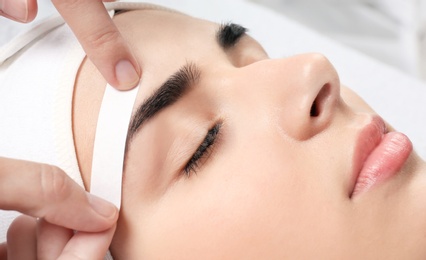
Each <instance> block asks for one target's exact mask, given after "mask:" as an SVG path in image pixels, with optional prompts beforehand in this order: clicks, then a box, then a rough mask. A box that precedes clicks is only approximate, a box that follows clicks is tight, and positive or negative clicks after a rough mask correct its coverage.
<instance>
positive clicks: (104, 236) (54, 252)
mask: <svg viewBox="0 0 426 260" xmlns="http://www.w3.org/2000/svg"><path fill="white" fill-rule="evenodd" d="M115 228H116V225H115V224H114V225H113V227H112V228H110V229H108V230H106V231H103V232H99V233H85V232H77V233H76V234H75V235H73V231H71V230H67V229H65V228H62V227H58V226H55V225H52V224H50V223H48V222H46V221H44V220H38V221H36V220H35V219H34V218H32V217H29V216H25V215H22V216H20V217H18V218H17V219H15V220H14V222H13V223H12V224H11V226H10V227H9V230H8V234H7V243H8V244H7V246H8V248H7V252H6V247H5V245H3V246H2V247H0V248H3V249H2V250H3V253H1V254H0V260H15V259H16V260H21V259H29V260H31V259H39V260H50V259H62V260H76V259H79V260H84V259H87V260H92V259H103V258H104V256H105V255H106V252H107V251H108V247H109V245H110V244H111V240H112V238H113V235H114V232H115Z"/></svg>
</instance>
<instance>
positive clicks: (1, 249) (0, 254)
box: [0, 243, 7, 260]
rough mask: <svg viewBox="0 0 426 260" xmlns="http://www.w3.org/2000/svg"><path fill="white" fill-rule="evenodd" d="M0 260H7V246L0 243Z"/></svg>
mask: <svg viewBox="0 0 426 260" xmlns="http://www.w3.org/2000/svg"><path fill="white" fill-rule="evenodd" d="M0 260H7V244H6V243H0Z"/></svg>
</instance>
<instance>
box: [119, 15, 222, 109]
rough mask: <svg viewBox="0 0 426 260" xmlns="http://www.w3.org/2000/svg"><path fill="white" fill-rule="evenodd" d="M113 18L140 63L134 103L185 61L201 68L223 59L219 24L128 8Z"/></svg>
mask: <svg viewBox="0 0 426 260" xmlns="http://www.w3.org/2000/svg"><path fill="white" fill-rule="evenodd" d="M114 20H115V23H116V24H117V26H118V27H119V29H120V31H121V33H122V34H123V35H124V36H125V38H126V39H127V40H128V43H129V44H130V45H131V47H132V49H133V51H134V54H135V56H136V59H137V60H138V62H139V63H140V65H141V67H142V80H141V90H140V91H139V92H140V93H139V95H138V99H137V102H136V103H137V104H140V103H141V101H142V100H144V99H146V97H147V96H149V95H150V94H151V93H153V92H154V91H155V90H156V89H157V88H158V87H159V86H160V85H161V84H162V83H163V82H164V81H165V80H166V79H167V78H168V77H169V76H170V75H172V74H173V73H174V72H175V71H176V70H178V69H179V68H181V67H182V66H183V65H185V64H186V63H189V62H190V63H194V64H197V66H199V67H200V68H203V67H206V66H207V65H211V64H214V63H217V62H218V61H221V60H225V59H226V54H225V53H224V52H223V50H222V49H221V48H220V47H219V45H218V44H217V42H216V32H217V30H218V28H219V24H216V23H212V22H209V21H206V20H202V19H198V18H194V17H191V16H188V15H185V14H181V13H173V12H169V11H161V10H137V11H130V12H126V13H123V14H120V15H118V16H116V17H115V18H114Z"/></svg>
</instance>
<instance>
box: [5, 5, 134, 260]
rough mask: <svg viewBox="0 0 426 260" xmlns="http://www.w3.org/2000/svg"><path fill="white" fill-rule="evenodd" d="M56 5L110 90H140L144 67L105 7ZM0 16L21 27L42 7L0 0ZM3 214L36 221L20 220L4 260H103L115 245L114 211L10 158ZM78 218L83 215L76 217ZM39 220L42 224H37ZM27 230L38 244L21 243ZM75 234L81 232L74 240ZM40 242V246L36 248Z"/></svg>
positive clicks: (49, 171)
mask: <svg viewBox="0 0 426 260" xmlns="http://www.w3.org/2000/svg"><path fill="white" fill-rule="evenodd" d="M52 2H53V4H54V5H55V7H56V8H57V10H58V11H59V13H60V14H61V15H62V17H63V18H64V19H65V21H66V22H67V24H68V25H69V26H70V28H71V29H72V30H73V32H74V33H75V35H76V37H77V39H78V40H79V41H80V43H81V45H82V46H83V48H84V50H85V52H86V53H87V56H88V57H89V59H90V60H91V61H92V62H93V64H95V65H96V67H97V69H98V70H99V72H100V73H101V74H102V76H103V77H104V78H105V79H106V80H107V81H108V82H109V84H110V85H112V86H114V87H116V88H117V89H119V90H128V89H131V88H133V87H135V86H136V85H137V83H138V82H139V79H140V75H141V69H140V66H139V63H138V62H137V60H136V59H135V56H134V55H133V53H132V50H131V49H130V47H129V45H128V44H127V43H126V41H125V40H124V39H123V37H122V36H121V34H120V32H119V31H118V29H117V27H116V26H115V24H114V23H113V22H112V20H111V18H110V17H109V15H108V13H107V11H106V10H105V7H104V5H103V3H102V1H101V0H97V1H90V0H53V1H52ZM0 15H1V16H4V17H6V18H8V19H11V20H14V21H17V22H22V23H28V22H31V21H33V20H34V18H35V17H36V15H37V1H36V0H0ZM106 53H107V54H108V55H106ZM17 173H20V174H17ZM29 187H32V188H29ZM90 202H92V203H90ZM0 208H1V209H9V210H17V211H20V212H22V213H23V214H26V215H27V216H31V217H26V216H24V217H22V218H19V219H17V220H16V221H15V222H14V224H13V225H12V227H11V228H10V230H9V233H8V241H9V242H8V245H6V244H3V245H0V259H2V260H3V259H6V257H7V256H6V254H7V252H6V251H7V249H6V248H7V247H8V251H9V257H8V258H7V259H9V260H10V259H32V258H33V259H56V258H58V257H59V256H60V259H98V258H101V257H102V256H103V255H104V254H105V252H106V250H107V248H108V245H109V244H110V241H111V238H112V234H113V232H114V230H115V221H116V220H117V216H118V213H117V209H116V208H115V207H114V206H113V205H111V204H109V203H107V202H105V201H102V200H100V199H98V198H93V197H92V196H90V195H88V194H87V193H86V192H85V191H84V190H83V189H81V187H79V186H78V185H77V184H76V183H74V182H73V181H72V180H71V179H70V178H68V177H67V176H66V174H65V173H64V172H63V171H62V170H60V169H58V168H56V167H54V166H48V165H43V164H37V163H33V162H26V161H19V160H13V159H9V158H0ZM94 208H95V209H96V210H98V211H99V212H101V215H99V213H97V212H96V210H95V209H94ZM74 212H82V213H81V214H78V215H76V214H73V213H74ZM102 214H103V215H102ZM35 218H40V220H39V221H37V222H36V220H35ZM24 227H29V228H30V229H34V230H37V235H34V236H26V237H27V238H31V237H32V238H34V239H28V240H27V241H22V240H20V239H19V238H20V237H22V236H23V234H24V233H21V232H24V231H23V230H25V228H24ZM72 230H79V231H81V232H78V234H76V235H73V232H72ZM93 232H98V233H96V234H95V233H93ZM58 234H60V235H58ZM52 237H53V238H55V237H62V238H63V239H53V241H52V242H53V243H49V242H48V241H50V240H52ZM37 238H38V240H39V242H38V243H35V241H36V239H37ZM29 241H32V242H31V243H32V246H28V249H29V250H22V248H23V245H22V243H24V244H25V243H27V242H29ZM46 241H47V242H46ZM36 244H37V246H36V247H35V245H36ZM52 245H54V246H53V248H52ZM31 248H33V249H37V250H31ZM22 254H24V255H22Z"/></svg>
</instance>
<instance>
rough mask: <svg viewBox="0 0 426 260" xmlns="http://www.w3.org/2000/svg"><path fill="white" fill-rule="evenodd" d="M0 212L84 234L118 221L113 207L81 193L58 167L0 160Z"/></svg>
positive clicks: (105, 227)
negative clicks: (19, 214) (11, 213)
mask: <svg viewBox="0 0 426 260" xmlns="http://www.w3.org/2000/svg"><path fill="white" fill-rule="evenodd" d="M0 209H5V210H16V211H19V212H21V213H24V214H26V215H30V216H32V217H38V218H44V219H45V220H46V221H48V222H49V223H52V224H55V225H59V226H63V227H66V228H69V229H74V230H81V231H87V232H98V231H102V230H105V229H108V228H110V227H111V226H112V225H113V224H114V223H115V221H116V220H117V217H118V210H117V208H115V206H114V205H112V204H111V203H109V202H106V201H104V200H101V199H100V198H97V197H94V196H92V195H90V194H89V193H87V192H86V191H84V190H83V189H82V188H81V187H80V186H79V185H78V184H77V183H75V182H74V181H73V180H72V179H71V178H69V177H68V176H67V175H66V174H65V173H64V172H63V171H62V170H61V169H59V168H58V167H55V166H52V165H46V164H38V163H34V162H27V161H21V160H14V159H8V158H2V157H0Z"/></svg>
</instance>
